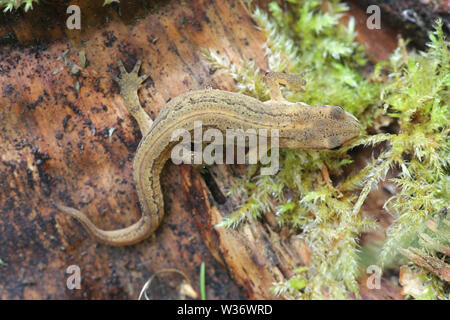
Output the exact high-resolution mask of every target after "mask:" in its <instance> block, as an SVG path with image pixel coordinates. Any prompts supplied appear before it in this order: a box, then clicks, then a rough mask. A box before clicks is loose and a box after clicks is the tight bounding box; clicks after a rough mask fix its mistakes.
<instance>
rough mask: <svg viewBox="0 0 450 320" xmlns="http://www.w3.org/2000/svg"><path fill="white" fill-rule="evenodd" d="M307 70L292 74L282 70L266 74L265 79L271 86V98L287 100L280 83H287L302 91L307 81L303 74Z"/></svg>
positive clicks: (292, 87)
mask: <svg viewBox="0 0 450 320" xmlns="http://www.w3.org/2000/svg"><path fill="white" fill-rule="evenodd" d="M305 73H306V72H303V73H301V74H290V73H282V72H274V71H269V72H267V73H266V75H265V76H264V81H265V82H266V84H267V85H268V86H269V90H270V99H271V100H272V101H285V100H284V98H283V96H282V95H281V90H280V84H285V85H287V86H289V87H290V88H291V89H293V90H296V91H301V90H302V89H303V86H304V85H305V84H306V81H305V80H304V79H303V76H304V75H305Z"/></svg>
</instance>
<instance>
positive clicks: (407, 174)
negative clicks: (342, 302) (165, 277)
mask: <svg viewBox="0 0 450 320" xmlns="http://www.w3.org/2000/svg"><path fill="white" fill-rule="evenodd" d="M345 10H347V8H346V6H345V5H344V4H342V3H339V2H338V1H329V2H328V5H327V10H326V13H324V12H323V11H322V9H321V2H320V1H316V0H290V1H289V5H288V10H286V11H283V10H282V9H281V8H280V7H279V6H278V4H277V3H275V2H272V3H270V5H269V11H270V16H269V15H268V14H267V13H265V12H263V11H262V10H260V9H258V8H256V9H255V10H254V11H253V15H254V17H255V18H256V19H257V21H258V22H259V25H260V26H261V28H262V29H263V31H264V32H265V33H266V35H267V38H268V41H267V47H266V53H267V56H268V61H269V67H270V69H271V70H274V71H281V72H288V73H301V72H303V71H305V70H309V71H310V72H309V73H308V74H307V76H306V80H307V85H306V88H305V92H303V93H298V92H291V91H289V88H284V95H285V97H287V99H288V100H291V101H304V102H306V103H308V104H311V105H319V104H332V105H340V106H342V107H343V108H344V109H346V110H347V111H350V112H352V113H353V114H354V115H355V116H357V117H358V119H359V120H360V122H361V126H362V128H363V132H364V133H366V128H368V127H369V126H373V125H376V119H378V118H379V117H381V116H383V117H385V118H386V117H388V119H389V120H390V121H396V122H398V125H399V127H400V130H399V133H398V134H387V133H380V134H377V135H367V134H363V135H362V136H361V137H360V138H359V139H358V140H357V141H355V142H353V143H352V144H351V145H348V146H345V147H343V148H341V149H340V150H337V151H302V150H282V151H281V153H280V157H281V159H280V171H279V172H278V173H277V174H276V175H274V176H254V177H253V178H251V177H252V173H253V172H254V171H255V170H254V168H252V173H250V174H249V175H248V177H247V180H248V179H251V180H248V181H247V183H242V184H240V185H239V186H238V187H236V189H235V190H233V191H236V190H239V191H242V189H245V190H246V191H247V194H248V202H247V203H246V204H245V205H244V206H243V207H242V208H241V209H240V210H238V211H237V212H236V213H235V214H233V215H232V216H231V217H230V218H229V219H228V220H226V221H224V222H223V223H222V225H223V226H233V227H236V226H238V225H239V224H240V223H243V222H245V221H246V219H248V218H252V217H253V218H258V217H260V216H261V215H262V214H264V213H265V212H267V211H268V210H275V211H276V213H277V219H278V222H279V224H280V225H285V226H290V227H291V228H293V229H294V230H296V231H297V232H298V234H299V236H300V237H301V238H303V239H304V241H305V242H306V244H307V245H308V246H309V248H310V249H311V254H312V257H311V262H310V264H309V265H308V266H307V272H305V273H302V274H301V275H296V276H294V278H292V279H290V280H289V281H287V282H283V283H279V284H276V286H275V287H274V290H275V291H276V293H278V294H280V295H284V296H285V297H290V298H304V299H308V298H312V299H320V298H348V297H349V293H350V292H352V293H354V294H355V295H356V296H358V292H359V286H358V283H357V281H356V278H357V277H358V276H359V275H360V262H359V248H358V236H359V235H360V234H361V232H363V231H365V230H367V229H369V228H371V227H375V226H377V224H376V223H375V222H374V221H370V220H369V219H367V218H365V217H363V216H362V215H361V212H360V209H361V206H362V204H363V203H364V201H365V199H366V197H367V195H368V194H369V192H370V190H371V188H372V186H374V185H376V184H377V183H378V182H379V181H380V180H383V179H385V177H386V174H387V172H388V170H389V169H390V168H393V167H396V168H398V169H399V171H400V173H399V175H398V176H397V177H396V178H394V179H392V181H393V182H395V183H396V184H397V185H398V186H399V187H400V191H399V192H398V193H397V194H396V195H394V196H393V197H392V198H390V199H389V200H388V201H387V203H386V204H385V207H386V209H387V210H388V211H389V212H390V213H392V214H393V215H394V216H395V221H394V223H393V225H392V226H391V227H390V228H389V229H388V235H387V240H386V243H385V245H384V246H383V248H382V251H381V254H380V260H379V261H378V262H377V263H378V264H380V265H381V264H383V263H389V262H391V261H393V259H394V258H395V257H396V256H397V254H398V250H397V249H399V248H404V247H406V246H408V245H409V244H410V243H411V241H413V240H414V239H413V238H414V236H415V235H417V230H418V228H421V227H422V226H423V222H424V221H425V220H426V219H427V218H429V217H431V216H433V215H435V214H437V213H438V212H439V211H440V210H442V208H443V207H446V206H448V190H449V189H450V186H449V181H450V180H449V175H448V169H449V166H448V164H449V163H448V161H449V159H450V158H449V149H450V148H449V140H448V133H449V131H448V115H449V110H448V104H449V91H448V85H449V82H450V78H449V74H450V72H449V71H450V70H449V67H450V64H449V52H448V43H447V42H445V40H444V36H443V34H442V28H441V24H439V25H437V26H436V31H435V32H433V33H432V34H431V35H430V44H429V50H428V51H427V52H425V53H423V52H420V53H414V52H413V53H410V54H409V55H408V54H407V53H406V49H405V47H404V44H402V43H401V46H400V47H399V49H397V50H396V51H395V53H394V54H393V55H392V57H391V59H390V60H389V61H386V62H382V63H379V64H377V65H376V66H375V68H374V73H373V74H372V75H371V76H370V77H368V78H366V77H364V76H363V74H362V71H361V70H362V67H363V66H365V65H366V63H367V60H366V57H365V54H364V51H363V49H362V48H361V46H360V45H359V44H358V43H357V42H356V41H355V32H354V21H353V20H352V19H350V21H349V23H348V25H347V26H345V27H344V26H342V24H340V23H338V21H339V19H340V18H341V16H342V13H343V12H344V11H345ZM206 56H207V57H208V58H209V60H210V61H211V63H213V64H214V65H215V67H217V68H222V69H225V70H227V71H228V72H229V73H230V75H231V76H232V77H233V78H234V79H235V81H236V83H237V86H238V88H239V90H240V91H241V92H243V93H245V94H248V95H251V96H254V97H257V98H259V99H261V100H267V99H268V98H269V97H268V90H267V88H266V86H265V85H264V83H263V81H262V79H261V77H260V75H259V74H258V71H259V70H257V68H255V66H254V64H253V63H252V62H249V61H245V62H244V64H243V66H241V67H236V66H235V65H233V64H231V63H230V62H229V61H227V60H226V59H224V58H221V57H218V56H215V55H214V54H213V53H210V52H206ZM370 79H384V80H383V81H371V80H370ZM383 141H384V142H385V144H386V147H384V148H383V150H382V152H381V154H380V155H379V156H378V157H377V158H376V159H373V160H372V161H371V162H370V163H369V164H368V165H367V166H366V167H365V168H364V169H363V170H361V171H359V172H357V173H355V174H352V175H350V176H348V177H346V178H345V180H344V181H342V182H341V183H340V184H339V185H337V186H333V185H332V183H331V182H330V181H327V180H326V179H324V175H323V169H324V168H327V170H328V171H329V172H330V174H333V176H339V175H341V174H342V167H343V166H344V165H347V164H349V163H351V162H352V160H351V158H350V156H349V155H348V154H347V151H348V150H349V149H351V148H354V147H356V146H361V145H362V146H368V145H374V144H376V143H380V142H383ZM287 190H289V192H286V191H287ZM271 200H275V202H276V203H278V206H277V207H276V208H273V205H272V204H271V203H272V202H273V201H271Z"/></svg>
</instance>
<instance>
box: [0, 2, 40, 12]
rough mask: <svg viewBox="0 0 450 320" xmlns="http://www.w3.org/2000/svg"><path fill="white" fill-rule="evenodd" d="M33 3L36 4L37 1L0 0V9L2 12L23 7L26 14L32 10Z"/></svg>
mask: <svg viewBox="0 0 450 320" xmlns="http://www.w3.org/2000/svg"><path fill="white" fill-rule="evenodd" d="M33 2H36V3H37V2H38V0H0V8H1V9H3V12H8V11H13V10H17V9H18V8H20V7H22V6H23V10H24V11H25V12H27V11H28V10H30V9H33Z"/></svg>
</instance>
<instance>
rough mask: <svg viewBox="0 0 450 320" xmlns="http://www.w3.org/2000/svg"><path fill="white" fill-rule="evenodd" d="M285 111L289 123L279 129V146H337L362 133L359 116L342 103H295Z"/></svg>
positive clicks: (327, 147) (326, 147) (305, 147)
mask: <svg viewBox="0 0 450 320" xmlns="http://www.w3.org/2000/svg"><path fill="white" fill-rule="evenodd" d="M288 109H289V110H288ZM285 111H286V112H287V113H288V114H289V120H288V121H289V122H290V125H287V126H286V127H285V128H286V129H284V130H283V129H281V130H280V147H286V148H291V149H297V148H299V149H336V148H339V147H340V146H341V145H343V144H344V143H346V142H348V141H350V140H353V139H354V138H356V137H358V136H359V134H360V124H359V121H358V119H356V117H355V116H353V115H352V114H351V113H349V112H347V111H345V110H344V109H342V108H341V107H339V106H306V105H303V104H302V105H298V106H296V104H292V105H289V106H288V107H287V108H286V109H285Z"/></svg>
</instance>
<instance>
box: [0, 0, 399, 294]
mask: <svg viewBox="0 0 450 320" xmlns="http://www.w3.org/2000/svg"><path fill="white" fill-rule="evenodd" d="M71 4H79V6H80V7H81V9H82V14H83V16H82V17H83V18H82V19H83V20H82V30H81V31H77V30H68V29H67V28H66V27H65V19H66V17H67V15H66V13H65V10H66V6H65V5H57V4H49V6H46V7H44V6H40V5H38V6H36V7H35V9H34V10H33V11H32V12H30V13H27V14H17V15H16V16H8V18H5V17H2V19H3V20H2V21H0V45H1V49H0V50H1V51H0V68H1V69H0V94H1V96H0V106H1V107H0V128H1V130H0V145H1V147H2V148H1V150H2V153H1V155H0V156H1V161H0V190H1V192H0V243H1V244H2V245H1V246H0V259H2V261H3V262H4V264H0V299H23V298H26V299H73V298H75V299H79V298H85V299H134V298H136V297H137V296H138V294H139V291H140V289H141V287H142V286H143V284H144V283H145V281H146V280H147V279H148V278H149V277H150V276H151V275H152V274H153V273H154V272H157V271H160V270H163V269H167V268H175V269H178V270H181V271H183V272H184V273H185V274H187V275H188V276H189V278H190V279H191V280H192V283H193V286H194V288H195V289H196V290H198V284H199V275H198V274H199V269H200V264H201V262H202V261H204V262H205V263H206V271H207V275H206V282H207V297H208V298H221V299H224V298H229V299H238V298H243V297H247V298H253V299H257V298H274V296H273V293H272V291H271V290H270V288H271V286H272V284H273V282H274V281H281V280H284V279H286V278H288V277H289V276H290V275H291V270H292V269H293V268H294V267H297V266H299V265H302V264H304V263H307V261H308V256H309V252H308V248H306V247H305V246H304V245H303V244H302V243H301V242H300V241H299V240H298V238H296V237H295V236H294V235H292V234H290V233H289V232H288V231H287V230H281V229H279V227H278V226H277V225H276V223H275V222H274V217H273V216H272V215H270V214H268V215H267V216H266V217H265V218H264V219H263V220H262V221H261V222H251V223H248V224H245V225H244V226H242V227H241V228H240V229H238V230H225V229H215V228H214V225H215V224H217V223H218V222H220V221H221V220H222V219H223V218H224V217H225V216H227V215H228V214H230V213H231V212H232V211H233V210H234V209H235V208H237V206H238V205H239V204H240V203H242V199H227V198H226V197H225V196H224V194H225V191H226V189H227V188H228V187H230V186H231V185H232V184H233V182H234V181H235V180H236V178H237V177H239V176H240V175H242V173H243V170H244V168H242V167H239V166H213V167H211V168H209V169H208V170H207V171H205V172H206V173H203V176H201V174H200V173H199V171H198V170H197V169H195V168H192V167H189V166H175V165H173V164H171V163H168V164H167V165H166V167H165V169H164V171H163V174H162V188H163V192H164V201H165V211H166V214H165V217H164V220H163V223H162V225H161V226H160V228H159V229H158V230H157V232H156V233H155V235H154V236H152V237H151V238H150V239H148V240H146V241H143V242H142V243H140V244H137V245H134V246H129V247H123V248H115V247H108V246H105V245H99V244H96V243H95V242H94V241H93V240H92V239H90V238H88V236H87V234H86V233H85V232H84V230H83V228H82V227H81V226H80V225H79V224H78V223H76V222H75V221H73V220H72V219H70V218H69V217H67V216H65V215H64V214H62V213H59V212H58V211H57V210H55V209H54V208H53V206H52V201H58V202H62V203H64V204H66V205H70V206H73V207H76V208H79V209H80V210H82V211H83V212H85V213H86V214H87V215H88V216H89V217H90V218H91V219H92V221H93V222H94V223H95V224H96V225H98V226H100V227H102V228H104V229H114V228H121V227H124V226H128V225H130V224H132V223H133V222H135V221H136V220H137V219H139V217H140V211H139V205H138V199H137V195H136V192H135V188H134V184H133V179H132V161H133V157H134V153H135V150H136V148H137V145H138V143H139V141H140V139H141V136H140V133H139V130H138V127H137V124H136V123H135V122H134V121H133V120H132V119H131V118H130V116H129V115H128V113H127V110H126V108H125V106H124V104H123V101H122V99H121V98H120V95H119V92H118V87H117V85H116V84H115V83H114V82H113V81H112V77H113V76H115V75H117V71H118V70H117V66H116V63H115V57H120V58H122V59H123V60H124V61H125V64H126V65H127V67H128V68H131V66H132V65H133V64H134V63H135V61H136V59H137V57H138V56H141V55H142V56H143V57H144V63H143V67H142V69H143V71H142V72H150V73H151V78H149V79H148V80H147V82H146V83H145V84H144V87H143V88H142V89H141V90H140V92H139V96H140V100H141V102H142V103H143V106H144V107H145V109H146V110H147V112H149V114H150V115H151V117H152V118H154V117H155V115H157V114H158V112H159V110H160V109H161V108H162V106H163V105H164V104H165V102H166V101H167V100H168V99H170V98H173V97H175V96H177V95H179V94H181V93H183V92H185V91H188V90H190V89H200V88H205V87H207V86H212V87H213V88H219V89H223V90H231V91H235V88H234V85H233V82H232V80H231V79H230V78H229V77H227V76H225V75H223V74H221V73H220V72H215V70H213V69H211V68H210V67H209V66H208V63H207V62H206V60H205V59H204V58H203V57H202V56H201V54H200V49H201V48H209V49H210V50H212V51H214V52H216V53H217V54H219V55H222V56H226V57H228V59H230V61H232V62H234V63H236V64H240V63H241V62H242V61H243V58H244V57H245V58H248V59H253V60H255V63H256V65H257V66H259V67H261V68H267V63H266V60H265V57H264V49H263V43H264V41H265V38H264V35H263V34H262V33H261V32H260V31H259V30H258V29H257V28H255V23H254V21H253V20H252V19H251V17H250V15H249V14H248V12H247V11H246V9H245V7H244V5H243V4H242V3H241V2H239V1H229V2H224V1H185V2H182V3H181V4H180V3H178V1H171V2H168V3H166V2H163V1H156V2H155V1H153V2H151V4H145V3H144V2H142V3H141V2H136V1H124V0H122V1H121V3H120V5H116V4H114V5H112V6H109V7H101V3H100V1H99V3H98V4H93V3H91V2H89V1H78V2H71ZM352 14H355V15H356V16H358V15H359V17H360V20H361V21H357V23H358V28H359V31H360V35H359V39H360V40H361V41H362V42H365V43H366V45H367V47H368V49H369V52H370V53H372V54H373V52H375V54H373V56H374V57H375V58H374V59H377V58H380V57H385V56H387V54H388V53H389V52H390V51H391V50H392V49H393V47H394V46H395V35H393V34H392V33H391V32H390V31H386V30H384V31H383V30H381V31H377V32H378V33H377V34H378V36H379V37H384V39H389V41H388V42H386V43H385V46H378V47H377V48H376V49H374V50H372V49H373V48H371V47H370V42H371V41H365V40H366V39H372V40H373V38H370V37H368V36H367V35H368V33H367V30H365V29H364V27H361V25H363V24H364V21H363V20H364V13H361V11H358V9H352ZM378 36H375V37H378ZM38 39H39V40H38ZM67 49H70V50H69V52H68V53H67V55H66V56H65V58H64V59H58V57H61V55H62V53H63V52H65V51H66V50H67ZM81 50H83V51H84V52H85V54H86V59H87V63H86V66H85V67H84V68H82V70H81V71H80V72H79V73H75V74H74V73H72V72H71V67H70V66H67V65H66V62H67V61H69V62H71V63H76V64H79V58H78V52H79V51H81ZM78 86H79V90H77V87H78ZM180 195H183V196H180ZM70 265H78V266H80V269H81V275H82V283H81V290H69V289H67V287H66V280H67V277H68V275H67V274H66V273H65V271H66V268H67V267H68V266H70ZM180 281H181V278H180V277H179V276H164V277H161V278H160V279H159V280H158V281H156V282H155V283H154V285H153V286H152V289H151V294H152V297H153V298H159V299H168V298H176V297H178V293H177V290H176V288H177V285H178V284H179V283H180ZM361 283H364V279H362V280H361ZM362 291H363V297H365V298H374V299H379V298H399V294H398V292H399V289H398V288H397V287H393V286H392V285H391V284H386V285H384V283H383V287H382V290H381V291H377V293H374V292H366V291H368V290H366V291H365V290H364V288H363V289H362Z"/></svg>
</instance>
